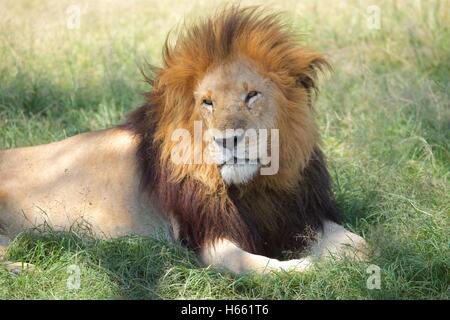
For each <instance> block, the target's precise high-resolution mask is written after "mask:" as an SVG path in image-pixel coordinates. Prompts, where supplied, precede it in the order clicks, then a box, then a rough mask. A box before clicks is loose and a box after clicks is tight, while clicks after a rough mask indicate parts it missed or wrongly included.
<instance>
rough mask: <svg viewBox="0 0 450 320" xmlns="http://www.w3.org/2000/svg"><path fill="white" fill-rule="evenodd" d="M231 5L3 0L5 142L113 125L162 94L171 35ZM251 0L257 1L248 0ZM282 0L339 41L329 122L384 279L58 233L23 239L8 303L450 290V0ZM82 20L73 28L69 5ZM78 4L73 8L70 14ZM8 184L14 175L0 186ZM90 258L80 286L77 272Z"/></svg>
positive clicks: (332, 43)
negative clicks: (254, 271)
mask: <svg viewBox="0 0 450 320" xmlns="http://www.w3.org/2000/svg"><path fill="white" fill-rule="evenodd" d="M219 3H221V1H195V2H194V1H181V2H180V1H175V0H170V1H124V2H121V1H105V0H103V1H96V2H92V1H25V0H20V1H15V0H5V1H2V2H0V11H1V12H2V19H0V148H11V147H18V146H27V145H34V144H39V143H45V142H50V141H55V140H58V139H62V138H64V137H67V136H71V135H74V134H76V133H79V132H84V131H88V130H95V129H100V128H106V127H110V126H112V125H114V124H117V123H120V122H121V121H123V119H124V115H125V114H126V113H127V112H129V111H130V110H132V109H134V108H136V107H138V106H139V105H140V104H141V103H142V102H143V98H142V96H141V93H143V92H145V91H147V90H149V88H148V87H147V85H146V84H145V83H144V81H143V78H142V75H141V73H140V71H139V68H141V67H143V66H145V63H144V62H145V61H148V62H150V63H155V64H158V63H159V61H160V52H161V47H162V44H163V42H164V38H165V35H166V33H167V32H168V31H169V30H171V29H172V28H173V27H174V26H176V25H177V24H179V23H181V22H182V21H183V19H184V18H183V17H185V16H187V18H186V19H187V20H194V19H196V18H198V17H201V16H202V15H204V14H207V13H210V12H212V11H213V10H214V8H215V7H217V5H218V4H219ZM242 3H243V4H248V3H257V2H249V1H242ZM377 3H378V5H379V7H380V9H381V11H380V13H381V28H380V29H369V28H368V26H367V7H368V6H369V5H372V4H373V3H372V1H289V0H283V1H276V2H273V3H272V5H271V8H273V9H282V10H285V11H287V18H288V19H289V20H290V22H292V24H293V26H294V28H295V29H296V30H298V31H301V32H302V33H303V34H304V36H303V41H304V42H305V44H307V45H309V46H312V47H314V48H316V49H318V50H320V51H322V52H325V53H326V54H327V56H328V57H329V59H330V60H331V61H332V63H333V65H334V69H335V71H334V73H333V74H332V75H330V76H328V77H327V78H326V79H324V81H323V85H322V87H321V93H320V97H319V99H318V101H317V118H318V122H319V124H320V127H321V130H322V138H323V147H324V150H325V152H326V155H327V158H328V163H329V167H330V172H331V174H332V176H333V180H334V191H335V193H336V198H337V200H338V203H339V206H340V207H341V208H342V210H343V212H344V214H345V216H346V226H347V227H348V228H350V229H351V230H353V231H355V232H357V233H360V234H363V235H364V236H365V237H366V238H367V239H368V241H369V242H370V244H371V245H372V246H373V247H374V248H376V249H377V254H376V255H375V256H374V257H373V258H372V261H371V262H370V263H373V264H376V265H378V266H379V267H380V268H381V275H382V282H381V290H369V289H367V287H366V279H367V277H368V276H369V274H367V273H366V268H367V266H368V264H365V263H356V262H342V263H338V264H332V263H328V264H324V265H321V266H318V267H317V268H316V269H315V270H313V272H310V273H307V274H293V273H280V274H273V275H269V276H264V277H261V276H254V275H253V276H244V277H233V276H231V275H228V274H220V273H218V272H216V271H213V270H210V269H203V268H200V267H199V266H198V263H197V261H196V260H195V258H194V257H193V256H192V255H191V254H190V253H188V252H187V251H186V250H184V249H182V248H181V247H179V246H176V245H172V244H168V243H164V242H158V241H156V240H153V239H147V238H143V237H126V238H121V239H115V240H109V241H104V240H95V239H92V238H91V237H89V236H82V237H80V236H77V235H76V234H75V233H70V234H66V235H61V234H57V233H53V232H49V231H48V230H47V232H46V233H44V234H42V235H41V236H33V235H30V234H24V235H23V236H21V237H19V238H18V239H17V240H16V241H15V243H14V244H13V246H12V247H11V249H10V250H9V258H11V259H13V260H21V261H28V262H31V263H33V264H35V265H36V266H37V270H36V271H35V272H33V273H30V274H22V275H20V276H15V275H12V274H9V273H7V272H6V271H4V270H2V269H0V298H14V299H21V298H51V299H53V298H56V299H72V298H74V299H90V298H92V299H100V298H152V299H154V298H165V299H172V298H202V299H203V298H232V299H241V298H249V299H260V298H268V299H325V298H329V299H353V298H355V299H409V298H421V299H429V298H439V299H448V298H449V295H448V294H449V292H448V285H449V283H450V271H449V270H450V266H449V263H450V256H449V247H448V246H449V240H450V239H449V234H450V228H449V221H450V219H449V218H450V217H449V212H450V196H449V194H450V188H449V168H450V163H449V158H450V152H449V150H450V148H449V141H450V105H449V101H450V95H449V74H450V50H449V48H450V43H449V42H450V32H449V28H450V19H449V16H448V15H449V12H450V10H449V9H450V8H449V7H450V5H449V2H447V1H411V2H409V1H408V2H406V1H405V2H391V1H378V2H377ZM71 5H77V6H79V8H80V9H81V12H82V15H81V20H80V28H79V29H69V28H67V19H68V17H69V13H70V9H69V8H70V6H71ZM68 9H69V11H68ZM0 183H1V181H0ZM73 264H75V265H77V266H79V267H80V269H81V275H82V277H81V286H80V289H79V290H68V289H67V278H68V276H69V274H68V273H67V270H68V269H67V268H68V266H70V265H73Z"/></svg>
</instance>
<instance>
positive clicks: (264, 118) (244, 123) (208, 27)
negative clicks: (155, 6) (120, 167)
mask: <svg viewBox="0 0 450 320" xmlns="http://www.w3.org/2000/svg"><path fill="white" fill-rule="evenodd" d="M168 42H169V41H168ZM168 42H166V47H165V49H164V64H165V66H164V68H162V69H160V70H158V71H157V73H156V78H155V81H154V83H153V85H154V88H153V90H154V95H155V96H157V98H158V99H159V103H161V104H162V105H163V106H164V111H163V113H164V116H163V117H162V118H161V122H160V123H159V126H158V130H157V131H156V133H155V136H156V139H159V140H160V141H161V143H162V148H163V152H162V157H163V160H164V161H167V164H168V165H171V164H170V156H171V154H172V151H173V149H174V147H175V145H176V144H177V143H179V141H177V140H175V141H171V140H173V139H171V134H172V133H173V131H174V130H176V129H179V128H186V129H189V130H190V132H191V133H192V135H193V134H194V122H195V121H199V122H201V123H202V124H203V130H207V129H216V132H213V133H212V134H211V135H210V136H209V137H206V138H205V141H203V142H204V144H203V145H202V149H201V150H190V151H193V152H191V153H190V154H191V156H192V158H191V159H190V160H193V157H194V155H195V152H202V154H203V156H205V157H208V156H211V157H212V158H214V159H215V160H217V161H215V162H216V163H210V164H199V163H193V162H194V161H191V163H193V165H187V164H185V165H181V166H180V165H178V166H174V168H173V169H174V170H173V173H174V175H175V176H174V178H176V179H178V180H179V179H181V178H182V177H184V176H186V175H191V176H195V177H196V178H198V179H199V180H201V181H203V182H204V183H205V184H206V185H208V186H212V187H217V186H218V185H220V184H221V181H220V180H223V181H224V182H225V183H228V184H232V183H236V184H239V183H242V182H249V181H251V180H254V179H255V178H258V176H260V175H258V173H259V169H260V167H261V162H260V161H259V162H258V160H260V159H248V158H247V163H246V162H245V158H246V157H245V155H242V156H241V157H239V156H236V154H235V152H233V151H235V150H233V149H234V148H235V147H238V146H237V145H236V146H235V144H241V143H247V144H248V139H243V133H242V132H245V131H246V130H248V129H258V132H260V130H259V129H267V130H269V131H268V133H269V134H268V137H269V136H270V132H271V131H270V130H271V129H278V130H279V142H280V145H279V166H280V167H279V170H277V173H276V174H275V176H270V175H267V176H265V177H262V176H260V177H259V179H258V180H261V181H259V183H269V184H271V185H273V184H274V183H276V184H277V185H278V186H279V187H280V188H289V187H291V186H292V185H293V184H295V183H296V179H297V176H298V174H299V172H300V171H301V169H302V168H304V166H305V164H306V163H307V161H308V160H309V158H310V156H311V152H312V150H313V148H314V146H315V145H316V144H317V142H318V133H317V128H316V126H315V124H314V121H313V119H312V115H311V103H310V102H311V94H312V91H314V90H315V89H316V84H315V83H316V73H317V70H318V69H320V68H321V67H323V66H326V65H327V63H326V61H325V59H324V58H323V57H322V56H321V55H320V54H318V53H316V52H313V51H311V50H309V49H305V48H304V47H302V46H301V45H300V44H299V43H298V40H297V39H296V37H295V34H293V33H292V32H290V31H289V29H288V27H287V26H286V25H285V24H284V23H283V22H282V20H281V18H280V17H279V16H278V15H274V14H264V12H263V11H262V10H260V9H258V8H246V9H239V8H237V7H233V8H231V9H228V10H224V11H221V12H220V13H219V14H217V15H216V16H213V17H212V18H209V19H205V20H204V21H202V22H200V23H199V24H197V25H195V26H192V27H191V28H188V29H187V30H186V31H185V32H183V33H182V34H181V35H179V36H178V39H177V41H176V42H175V44H174V45H172V46H171V45H169V44H168ZM226 129H235V130H236V131H237V132H235V133H232V132H231V133H230V134H227V133H226V132H225V131H226ZM239 129H240V130H239ZM220 131H221V132H220ZM230 131H231V130H230ZM208 139H211V140H208ZM212 142H214V143H212ZM269 144H270V143H269ZM204 150H207V151H206V152H203V151H204ZM227 150H230V151H232V152H224V151H227ZM233 154H234V155H233ZM218 155H219V156H218ZM232 156H233V158H236V159H234V161H235V163H230V161H229V160H230V157H232ZM204 160H205V161H204V162H206V160H207V159H204ZM232 160H233V159H232ZM239 160H241V161H239ZM248 160H255V161H251V162H252V163H248V162H249V161H248ZM224 162H226V163H225V164H224ZM172 165H173V164H172ZM266 165H270V164H266ZM199 166H200V167H199ZM175 167H177V168H175ZM199 171H201V174H199Z"/></svg>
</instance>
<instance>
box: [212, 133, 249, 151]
mask: <svg viewBox="0 0 450 320" xmlns="http://www.w3.org/2000/svg"><path fill="white" fill-rule="evenodd" d="M243 137H244V135H243V134H234V135H233V136H231V137H226V138H223V137H214V141H215V142H216V143H217V144H218V145H219V147H221V148H224V149H225V148H226V149H230V150H233V149H236V148H237V146H238V144H239V142H240V141H241V140H242V138H243Z"/></svg>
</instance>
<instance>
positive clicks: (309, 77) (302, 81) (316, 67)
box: [296, 57, 331, 91]
mask: <svg viewBox="0 0 450 320" xmlns="http://www.w3.org/2000/svg"><path fill="white" fill-rule="evenodd" d="M326 70H331V65H330V63H329V62H328V61H327V60H326V59H325V58H323V57H316V58H314V59H313V60H312V61H311V62H310V63H309V64H308V67H307V68H306V69H305V70H304V71H302V72H301V73H299V74H297V75H296V84H297V86H299V87H303V88H305V89H306V90H308V91H310V90H313V91H318V86H317V78H318V75H319V74H320V73H321V72H324V71H326Z"/></svg>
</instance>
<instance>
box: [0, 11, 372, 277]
mask: <svg viewBox="0 0 450 320" xmlns="http://www.w3.org/2000/svg"><path fill="white" fill-rule="evenodd" d="M163 60H164V65H163V67H162V68H154V70H153V71H154V75H152V76H151V77H149V78H148V80H149V82H150V83H151V85H152V91H151V93H149V94H147V101H146V103H145V104H144V106H142V107H141V108H139V109H137V110H136V111H135V112H133V113H132V114H131V115H130V117H129V118H128V120H127V122H126V123H125V124H124V125H122V126H120V127H117V128H115V129H110V130H105V131H100V132H94V133H88V134H83V135H78V136H75V137H72V138H69V139H66V140H64V141H61V142H57V143H53V144H48V145H44V146H38V147H31V148H23V149H15V150H10V151H3V152H1V153H0V208H1V211H0V226H2V228H3V229H4V230H5V231H6V233H7V234H9V235H11V236H14V235H16V234H17V233H18V232H20V231H21V230H24V229H26V228H29V227H32V226H33V225H36V224H40V223H43V222H47V223H49V224H50V225H52V226H53V227H56V228H59V229H61V228H62V229H67V228H69V227H70V226H71V225H72V224H73V223H76V222H77V221H79V220H80V219H81V218H83V219H84V220H86V221H87V222H88V223H89V224H90V225H91V227H92V228H93V230H94V231H95V232H96V233H97V234H99V235H103V236H119V235H124V234H144V235H155V234H159V233H160V232H161V230H162V231H163V234H165V235H166V236H167V237H173V238H177V239H181V240H183V243H184V244H186V245H187V247H188V248H191V249H193V250H195V251H196V252H197V253H198V254H199V256H200V257H201V259H202V261H203V262H204V263H205V264H211V265H214V266H216V267H218V268H225V269H228V270H231V271H234V272H238V273H239V272H245V271H259V272H263V271H265V270H272V269H274V270H279V269H290V268H295V269H296V270H300V271H303V270H305V269H306V268H307V267H308V266H309V265H310V264H311V261H312V259H313V257H314V258H318V257H323V256H327V255H329V254H330V253H333V254H338V255H347V254H348V253H351V254H353V253H354V252H353V250H354V247H357V248H358V247H362V246H364V240H363V239H362V238H361V237H359V236H357V235H355V234H353V233H351V232H349V231H347V230H345V229H344V228H343V227H341V226H340V225H339V222H340V221H341V216H340V212H339V210H338V209H337V206H336V204H335V201H334V198H333V194H332V192H331V183H330V177H329V174H328V171H327V168H326V165H325V161H324V157H323V155H322V152H321V150H320V145H319V142H320V139H319V134H318V128H317V126H316V124H315V121H314V119H313V106H312V96H313V95H314V93H315V92H317V84H316V81H317V73H318V71H319V70H320V69H321V68H324V67H326V66H327V65H328V64H327V62H326V60H325V59H324V58H323V57H322V56H321V55H320V54H319V53H316V52H314V51H312V50H309V49H305V48H303V47H301V46H300V45H299V44H298V42H297V40H296V39H295V37H294V35H293V34H291V32H290V31H289V30H288V28H286V26H285V24H284V23H283V22H282V21H281V20H280V17H279V16H277V15H266V14H264V12H263V11H261V10H259V9H257V8H247V9H240V8H238V7H231V8H230V9H228V10H224V11H222V12H220V13H219V14H218V15H217V16H214V17H212V18H209V19H206V20H204V21H202V22H201V23H199V24H198V25H196V26H193V27H191V28H190V29H188V30H187V31H186V32H184V33H182V34H181V35H180V36H179V38H178V40H177V42H176V44H175V45H174V46H173V47H171V46H170V45H169V44H167V43H166V46H165V48H164V57H163ZM198 123H200V125H201V126H202V127H203V126H204V127H205V128H207V129H211V130H212V133H211V134H210V135H205V136H203V137H200V140H199V143H195V141H196V140H195V136H196V132H197V131H198V130H197V129H196V128H197V127H196V124H198ZM180 130H182V132H184V133H187V134H188V135H189V136H191V135H192V136H194V140H190V139H188V143H181V144H180V142H179V141H178V140H177V139H173V135H174V133H175V132H179V131H180ZM229 130H231V131H232V132H231V133H230V132H229ZM239 130H240V131H239ZM252 130H253V131H254V132H256V130H258V133H257V136H256V137H258V138H259V137H264V134H263V133H262V132H266V133H267V132H268V131H270V139H269V135H266V136H265V139H266V140H265V141H264V142H263V143H262V144H260V142H259V141H261V140H258V143H255V142H254V141H253V143H252V142H251V141H250V140H248V139H247V138H248V137H247V136H245V134H246V133H247V132H253V131H252ZM264 130H265V131H264ZM273 137H279V140H276V139H275V140H273V139H272V138H273ZM230 142H231V144H229V143H230ZM258 144H259V145H258ZM180 146H181V147H180ZM247 147H248V148H249V149H252V148H253V149H254V150H258V153H257V154H256V156H255V155H253V154H250V152H247V151H248V150H247V149H246V148H247ZM241 149H244V150H246V151H245V152H244V153H241V152H240V150H241ZM268 149H270V152H269V154H270V157H269V159H270V161H269V162H267V163H266V162H265V159H267V158H266V157H264V156H261V155H260V153H259V152H261V151H262V153H264V152H267V151H268ZM174 150H181V153H180V154H183V155H184V156H186V155H187V157H184V156H183V157H181V158H183V159H185V160H189V161H188V162H181V163H180V162H177V161H175V159H176V157H175V156H174ZM204 150H205V152H204ZM198 155H200V156H201V157H200V158H199V159H200V161H199V162H197V161H195V159H198V157H197V156H198ZM202 156H205V158H203V157H202ZM209 158H211V159H214V161H213V162H209V161H204V159H209ZM192 160H194V161H193V162H192ZM268 166H269V167H270V168H272V169H273V168H275V170H274V171H273V172H272V171H271V174H269V175H267V174H263V172H266V171H265V169H268V168H267V167H268ZM348 244H349V245H351V247H353V249H352V250H349V249H348V247H347V245H348ZM307 247H308V248H307ZM306 248H307V249H310V250H311V252H312V256H308V257H306V258H302V259H301V260H289V261H280V260H278V259H281V258H285V252H286V251H290V252H294V253H296V254H297V255H298V254H300V253H305V252H307V251H305V250H304V249H306Z"/></svg>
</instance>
